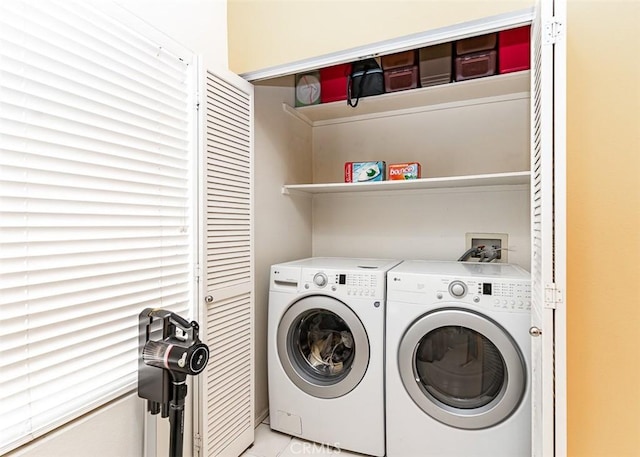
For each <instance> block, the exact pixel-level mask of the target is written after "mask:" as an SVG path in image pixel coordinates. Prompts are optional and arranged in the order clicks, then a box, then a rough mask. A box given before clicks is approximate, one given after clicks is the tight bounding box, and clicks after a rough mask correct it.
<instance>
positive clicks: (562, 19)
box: [530, 0, 566, 456]
mask: <svg viewBox="0 0 640 457" xmlns="http://www.w3.org/2000/svg"><path fill="white" fill-rule="evenodd" d="M531 38H532V40H531V59H532V61H531V69H532V72H531V174H532V177H531V181H532V183H531V189H532V192H531V196H532V200H531V209H532V216H531V217H532V218H531V224H532V227H531V241H532V249H531V254H532V262H531V279H532V288H531V289H532V312H531V329H530V334H531V338H532V340H531V343H532V344H531V347H532V365H533V367H532V396H531V401H532V406H533V412H532V414H533V417H532V426H533V429H532V434H533V436H532V438H533V439H532V447H533V449H532V455H533V456H554V455H555V456H563V455H566V303H565V300H564V298H563V296H564V291H565V290H566V1H565V0H555V1H554V0H538V1H537V3H536V7H535V17H534V20H533V24H532V37H531Z"/></svg>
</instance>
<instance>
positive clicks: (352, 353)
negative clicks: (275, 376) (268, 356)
mask: <svg viewBox="0 0 640 457" xmlns="http://www.w3.org/2000/svg"><path fill="white" fill-rule="evenodd" d="M277 347H278V357H279V359H280V363H281V364H282V367H283V368H284V371H285V372H286V373H287V376H288V377H289V379H291V381H292V382H293V383H294V384H295V385H296V386H298V388H300V389H301V390H303V391H304V392H306V393H308V394H309V395H312V396H314V397H318V398H337V397H341V396H343V395H345V394H347V393H349V392H350V391H351V390H353V389H354V388H355V387H356V386H357V385H358V384H359V383H360V381H361V380H362V378H363V377H364V375H365V373H366V371H367V367H368V365H369V339H368V338H367V332H366V331H365V328H364V326H363V325H362V322H360V319H358V316H356V314H355V313H354V312H353V311H352V310H351V308H349V307H348V306H347V305H346V304H344V303H343V302H341V301H339V300H337V299H335V298H331V297H327V296H323V295H312V296H308V297H304V298H302V299H300V300H298V301H296V302H295V303H293V304H292V305H291V306H290V307H289V308H288V309H287V311H286V312H285V313H284V315H283V316H282V319H280V323H279V325H278V332H277Z"/></svg>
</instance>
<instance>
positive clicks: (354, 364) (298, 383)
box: [267, 257, 400, 456]
mask: <svg viewBox="0 0 640 457" xmlns="http://www.w3.org/2000/svg"><path fill="white" fill-rule="evenodd" d="M399 262H400V261H399V260H387V259H347V258H331V257H325V258H320V257H315V258H309V259H303V260H298V261H293V262H287V263H282V264H278V265H273V266H272V267H271V279H270V291H269V319H268V325H269V327H268V351H267V355H268V378H269V410H270V424H271V428H272V429H273V430H277V431H280V432H284V433H287V434H289V435H293V436H297V437H300V438H303V439H306V440H309V441H315V442H318V443H323V444H328V445H330V446H333V447H335V448H338V449H344V450H350V451H355V452H360V453H364V454H369V455H373V456H384V455H385V431H384V426H385V422H384V322H385V290H386V274H387V271H388V270H389V269H391V268H392V267H394V266H395V265H397V264H398V263H399Z"/></svg>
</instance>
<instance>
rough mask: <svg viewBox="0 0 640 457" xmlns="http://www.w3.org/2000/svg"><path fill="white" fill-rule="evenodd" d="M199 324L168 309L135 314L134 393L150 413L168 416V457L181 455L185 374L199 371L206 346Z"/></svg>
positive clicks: (207, 359)
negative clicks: (144, 401) (143, 402)
mask: <svg viewBox="0 0 640 457" xmlns="http://www.w3.org/2000/svg"><path fill="white" fill-rule="evenodd" d="M198 331H199V326H198V324H197V322H195V321H191V322H189V321H187V320H185V319H183V318H182V317H180V316H178V315H177V314H174V313H172V312H170V311H167V310H163V309H151V308H147V309H145V310H144V311H142V313H140V316H139V336H138V343H139V353H140V357H139V360H138V396H139V397H141V398H144V399H146V400H147V409H148V411H149V412H150V413H151V414H158V413H160V412H161V413H162V417H169V424H170V429H171V436H170V447H169V452H170V454H169V457H182V451H183V435H184V405H185V399H186V397H187V375H191V376H196V375H198V374H200V373H201V372H202V371H203V370H204V369H205V367H206V366H207V362H208V361H209V348H208V346H207V345H206V344H204V343H203V342H201V341H200V339H199V337H198Z"/></svg>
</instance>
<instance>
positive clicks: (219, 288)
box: [194, 71, 254, 457]
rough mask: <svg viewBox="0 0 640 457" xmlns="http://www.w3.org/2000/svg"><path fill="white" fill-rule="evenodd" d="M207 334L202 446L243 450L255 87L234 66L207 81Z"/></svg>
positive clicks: (203, 108) (250, 339)
mask: <svg viewBox="0 0 640 457" xmlns="http://www.w3.org/2000/svg"><path fill="white" fill-rule="evenodd" d="M200 87H201V91H202V92H201V95H200V107H199V112H200V121H201V131H202V132H203V135H202V138H201V139H202V143H203V148H201V151H202V154H203V157H202V160H203V163H202V168H201V170H202V173H201V175H202V182H201V186H200V187H201V189H200V197H201V199H202V205H201V213H202V214H201V216H200V230H201V237H200V238H201V241H202V246H201V253H200V254H201V255H200V258H201V264H200V268H199V269H200V297H201V301H200V309H201V314H200V322H201V335H202V336H203V339H204V341H205V342H206V343H207V344H208V345H209V349H210V351H211V355H210V359H209V364H208V366H207V368H206V371H205V373H203V375H201V376H200V377H199V379H198V384H199V385H198V394H199V398H198V401H197V402H196V403H197V404H196V408H195V411H196V413H195V415H194V421H195V424H194V425H195V426H194V430H196V443H195V448H196V449H197V450H199V452H200V455H202V456H207V457H214V456H215V457H237V456H238V455H240V454H241V453H242V452H243V451H244V449H246V448H247V447H248V446H249V445H251V443H252V442H253V439H254V401H253V396H254V368H253V367H254V360H253V358H254V336H253V334H254V319H253V315H254V311H253V303H254V296H253V294H254V286H253V284H254V273H253V263H254V262H253V210H252V205H253V196H252V194H253V185H252V182H253V180H252V174H253V166H252V164H253V156H252V150H253V86H252V85H251V84H250V83H248V82H246V81H245V80H243V79H241V78H240V77H238V76H237V75H235V74H232V73H229V72H216V73H215V74H214V73H211V72H208V71H207V72H205V74H204V76H203V77H202V82H201V85H200Z"/></svg>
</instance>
